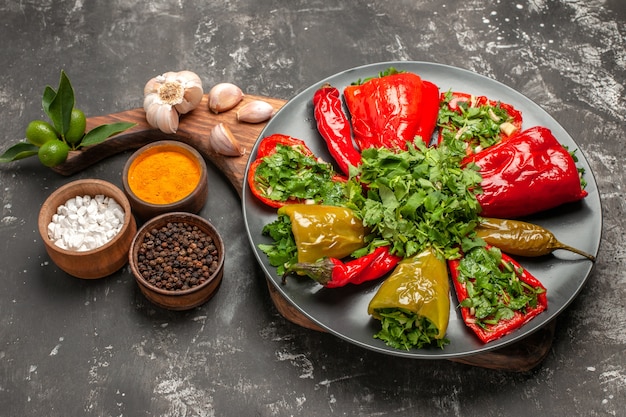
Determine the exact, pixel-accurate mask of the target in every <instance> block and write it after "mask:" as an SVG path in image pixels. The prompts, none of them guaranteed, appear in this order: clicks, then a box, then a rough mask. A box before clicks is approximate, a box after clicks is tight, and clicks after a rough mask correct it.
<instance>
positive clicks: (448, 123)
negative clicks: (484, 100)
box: [437, 91, 512, 151]
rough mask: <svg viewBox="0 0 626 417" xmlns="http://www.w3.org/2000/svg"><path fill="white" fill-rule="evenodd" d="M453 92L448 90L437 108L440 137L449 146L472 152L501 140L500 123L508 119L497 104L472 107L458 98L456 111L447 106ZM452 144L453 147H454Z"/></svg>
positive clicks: (508, 116)
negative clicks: (454, 144)
mask: <svg viewBox="0 0 626 417" xmlns="http://www.w3.org/2000/svg"><path fill="white" fill-rule="evenodd" d="M452 99H453V95H452V93H451V92H450V91H448V92H447V93H446V94H445V95H444V98H443V100H441V103H440V107H439V116H438V119H437V125H438V126H439V128H440V129H441V135H442V137H443V140H444V141H445V142H446V143H447V144H448V146H452V144H453V143H455V142H456V143H457V146H459V145H462V146H463V147H465V146H469V147H470V148H471V149H472V150H473V151H477V150H480V149H485V148H488V147H489V146H493V145H495V144H496V143H498V142H500V140H501V139H502V134H501V130H500V126H501V125H502V124H503V123H505V122H508V121H510V120H512V118H511V117H510V115H509V114H508V113H507V111H506V110H505V109H503V108H502V107H500V106H499V105H498V104H496V105H491V104H483V105H479V106H473V105H472V103H471V102H469V101H458V102H457V103H456V105H455V107H456V108H458V111H456V110H452V109H450V101H451V100H452ZM457 146H455V148H456V147H457Z"/></svg>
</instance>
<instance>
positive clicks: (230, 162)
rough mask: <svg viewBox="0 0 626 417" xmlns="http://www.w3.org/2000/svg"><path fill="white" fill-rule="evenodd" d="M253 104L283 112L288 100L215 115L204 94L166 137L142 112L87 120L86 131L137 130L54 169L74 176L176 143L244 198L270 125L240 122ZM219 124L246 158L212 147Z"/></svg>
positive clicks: (77, 154) (73, 153) (76, 154)
mask: <svg viewBox="0 0 626 417" xmlns="http://www.w3.org/2000/svg"><path fill="white" fill-rule="evenodd" d="M253 100H263V101H266V102H268V103H270V104H271V105H272V107H274V109H275V110H278V109H280V108H281V107H282V106H283V105H284V104H285V100H280V99H276V98H269V97H260V96H253V95H246V96H244V99H243V101H242V102H241V103H239V105H238V106H237V107H236V108H234V109H232V110H230V111H227V112H224V113H220V114H215V113H213V112H211V111H210V110H209V108H208V94H205V95H204V97H203V98H202V101H201V102H200V104H199V105H198V107H197V108H196V109H195V110H193V111H192V112H190V113H188V114H185V115H183V116H181V119H180V125H179V128H178V131H177V132H176V134H166V133H163V132H161V131H160V130H158V129H154V128H153V127H151V126H150V125H148V122H147V121H146V113H145V112H144V110H143V108H137V109H132V110H126V111H123V112H120V113H114V114H109V115H105V116H96V117H90V118H88V119H87V130H90V129H93V128H94V127H96V126H99V125H102V124H105V123H116V122H130V123H136V125H135V126H134V127H132V128H131V129H128V130H126V131H124V132H123V133H121V134H119V135H115V136H113V137H110V138H108V139H107V140H106V141H104V142H102V143H99V144H97V145H93V146H90V147H88V148H85V149H83V150H80V151H71V152H70V154H69V155H68V158H67V160H66V161H65V162H64V163H63V164H61V165H57V166H56V167H54V168H52V169H53V170H54V171H55V172H57V173H58V174H61V175H73V174H75V173H77V172H80V171H82V170H83V169H85V168H87V167H89V166H91V165H93V164H95V163H97V162H99V161H101V160H103V159H105V158H107V157H109V156H112V155H115V154H117V153H120V152H123V151H127V150H133V149H138V148H140V147H142V146H144V145H147V144H149V143H152V142H156V141H159V140H177V141H180V142H184V143H186V144H188V145H190V146H192V147H194V148H195V149H196V150H197V151H198V152H199V153H200V154H201V155H202V156H203V157H204V158H205V159H206V160H207V161H209V162H211V163H212V164H213V165H215V167H216V168H217V169H218V170H220V171H221V172H223V173H224V175H225V176H226V178H227V179H228V181H229V182H230V183H232V185H233V187H235V190H237V193H238V194H239V197H241V196H242V192H243V188H242V187H243V176H244V173H245V170H246V165H247V163H248V158H249V157H250V150H251V149H252V147H253V146H254V144H255V142H256V140H257V139H258V137H259V134H260V133H261V131H262V130H263V128H264V127H265V125H266V124H267V123H265V122H264V123H257V124H251V123H243V122H239V121H238V120H237V109H238V108H239V107H241V106H243V105H244V104H245V103H248V102H250V101H253ZM218 123H224V124H226V125H228V127H229V128H230V130H231V131H232V132H233V135H234V136H235V138H237V140H238V141H239V143H240V145H241V146H242V147H243V149H244V150H245V153H244V155H243V156H240V157H232V156H224V155H220V154H218V153H216V152H215V151H214V150H213V149H212V148H211V145H210V143H209V134H210V132H211V130H212V129H213V127H215V126H216V125H217V124H218Z"/></svg>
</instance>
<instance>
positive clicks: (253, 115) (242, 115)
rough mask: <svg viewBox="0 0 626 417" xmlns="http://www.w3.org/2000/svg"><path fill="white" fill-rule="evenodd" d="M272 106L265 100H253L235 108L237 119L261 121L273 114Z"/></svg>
mask: <svg viewBox="0 0 626 417" xmlns="http://www.w3.org/2000/svg"><path fill="white" fill-rule="evenodd" d="M274 113H275V111H274V107H272V105H271V104H270V103H268V102H267V101H263V100H253V101H251V102H249V103H246V104H245V105H243V106H242V107H241V108H240V109H239V110H237V120H239V121H240V122H247V123H261V122H264V121H266V120H269V119H270V117H272V116H273V115H274Z"/></svg>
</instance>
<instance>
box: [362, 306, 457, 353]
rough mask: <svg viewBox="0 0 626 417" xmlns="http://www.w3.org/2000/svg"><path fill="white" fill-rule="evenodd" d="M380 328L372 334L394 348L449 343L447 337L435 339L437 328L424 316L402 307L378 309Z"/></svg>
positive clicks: (418, 347) (442, 345)
mask: <svg viewBox="0 0 626 417" xmlns="http://www.w3.org/2000/svg"><path fill="white" fill-rule="evenodd" d="M378 314H379V315H380V317H381V318H380V323H381V326H382V328H381V330H380V331H379V332H378V333H376V334H375V335H374V338H376V339H380V340H382V341H383V342H385V343H386V344H387V345H389V346H391V347H393V348H395V349H403V350H410V349H411V348H414V347H415V348H417V349H421V348H424V347H428V346H432V345H435V346H437V347H439V348H441V349H443V348H444V346H445V345H447V344H449V343H450V341H449V340H448V339H446V338H445V337H444V338H441V339H437V335H438V334H439V330H438V329H437V326H435V325H434V324H433V322H431V321H430V320H428V319H427V318H426V317H424V316H419V315H417V314H415V313H413V312H410V311H408V310H406V309H403V308H383V309H380V310H378Z"/></svg>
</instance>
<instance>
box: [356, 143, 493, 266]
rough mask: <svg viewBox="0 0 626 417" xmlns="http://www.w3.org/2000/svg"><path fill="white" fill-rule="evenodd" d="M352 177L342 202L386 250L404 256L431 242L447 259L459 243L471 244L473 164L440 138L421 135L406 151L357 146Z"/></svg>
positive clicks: (477, 179)
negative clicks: (434, 141)
mask: <svg viewBox="0 0 626 417" xmlns="http://www.w3.org/2000/svg"><path fill="white" fill-rule="evenodd" d="M362 160H363V162H362V164H361V166H360V167H359V174H360V175H359V177H358V180H359V181H360V183H361V184H365V186H366V188H367V193H366V195H363V194H362V193H359V192H358V191H357V190H358V188H360V185H359V186H357V184H354V182H355V181H356V180H355V179H351V180H350V181H349V182H350V183H352V184H349V185H348V187H347V193H348V196H349V198H350V201H349V203H348V204H347V206H348V207H350V208H352V209H353V210H354V211H355V213H356V214H357V215H358V216H359V217H360V218H361V219H362V221H363V224H364V225H365V226H368V227H371V230H372V234H371V237H370V238H371V239H375V240H376V241H377V242H378V243H380V240H383V241H386V242H387V243H388V244H390V245H391V252H392V253H395V254H397V255H399V256H401V257H409V256H412V255H415V254H417V253H420V252H422V251H423V250H424V249H425V248H427V247H433V248H434V249H435V250H436V251H438V252H439V253H440V254H443V256H444V257H446V258H447V259H451V258H455V257H457V256H458V251H459V249H458V248H459V246H461V247H465V248H467V247H471V246H475V245H476V239H474V238H472V237H471V236H472V232H473V230H474V228H475V227H476V225H477V224H478V221H479V220H478V211H479V209H480V206H479V203H478V200H477V199H476V195H475V192H477V190H479V186H480V182H481V176H480V174H479V173H478V167H477V166H475V165H473V164H471V165H468V166H465V167H461V165H460V161H461V157H460V156H457V155H454V154H452V152H451V151H450V149H449V148H448V147H447V146H446V145H445V144H442V145H441V146H439V147H426V145H424V143H423V142H422V141H421V140H416V141H415V143H414V144H413V145H411V146H409V148H408V149H407V150H406V151H398V150H390V149H386V148H368V149H365V150H363V152H362Z"/></svg>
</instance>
